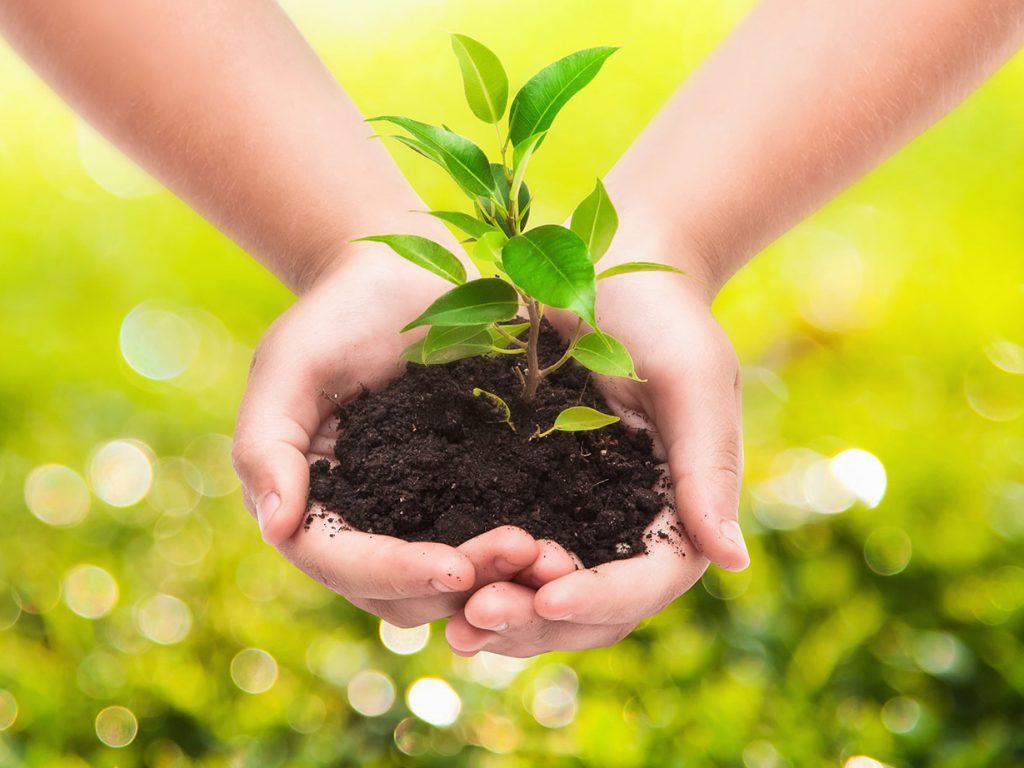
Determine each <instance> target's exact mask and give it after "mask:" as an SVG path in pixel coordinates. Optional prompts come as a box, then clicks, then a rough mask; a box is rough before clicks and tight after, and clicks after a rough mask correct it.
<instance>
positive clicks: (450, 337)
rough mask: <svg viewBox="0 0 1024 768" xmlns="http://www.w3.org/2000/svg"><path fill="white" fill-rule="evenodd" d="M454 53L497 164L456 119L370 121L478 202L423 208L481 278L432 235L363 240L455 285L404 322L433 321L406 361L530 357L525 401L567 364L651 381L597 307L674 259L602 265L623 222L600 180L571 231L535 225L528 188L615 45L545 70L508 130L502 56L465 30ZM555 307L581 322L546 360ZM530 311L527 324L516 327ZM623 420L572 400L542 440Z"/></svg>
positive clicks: (517, 103) (523, 373)
mask: <svg viewBox="0 0 1024 768" xmlns="http://www.w3.org/2000/svg"><path fill="white" fill-rule="evenodd" d="M452 48H453V49H454V51H455V56H456V58H457V59H458V63H459V67H460V68H461V70H462V79H463V86H464V88H465V93H466V100H467V101H468V102H469V108H470V110H471V111H472V112H473V114H474V115H475V116H476V117H478V118H480V119H481V120H483V121H484V122H486V123H490V124H492V125H493V126H494V131H495V136H496V138H497V144H496V147H497V149H498V153H499V157H500V162H491V161H490V160H489V159H488V157H487V155H486V154H485V153H484V151H483V150H482V149H481V148H480V147H479V146H477V145H476V144H474V143H473V142H472V141H470V140H469V139H467V138H465V137H463V136H460V135H459V134H457V133H454V132H453V131H451V130H450V129H449V128H448V127H447V126H440V127H439V126H434V125H428V124H426V123H421V122H419V121H417V120H412V119H410V118H407V117H399V116H395V115H385V116H381V117H375V118H371V122H376V123H382V124H388V125H391V126H394V127H397V128H399V129H401V130H402V131H404V133H403V134H397V135H391V136H389V137H388V138H393V139H395V140H396V141H399V142H401V143H402V144H404V145H405V146H407V147H409V148H411V149H413V150H414V151H416V152H417V153H419V154H420V155H422V156H423V157H425V158H427V159H428V160H431V161H433V162H435V163H437V164H438V165H439V166H440V167H441V168H443V169H444V170H445V171H446V172H447V173H448V175H449V176H451V178H452V180H453V181H454V182H455V183H456V184H457V185H458V186H459V187H460V189H462V191H463V192H465V194H466V195H467V196H468V197H469V200H470V203H471V205H472V209H473V213H472V214H470V213H465V212H461V211H424V212H423V213H427V214H429V215H431V216H435V217H437V218H439V219H441V220H442V221H444V222H446V223H448V224H449V225H451V226H453V227H455V228H456V229H458V230H460V231H461V232H463V233H465V235H466V236H467V238H468V240H467V241H466V242H467V244H471V249H470V256H471V259H472V261H473V263H474V264H475V265H476V266H477V268H478V269H479V271H480V277H479V278H476V279H473V280H469V279H467V275H466V270H465V267H463V264H462V262H461V261H460V260H459V259H458V258H457V257H456V256H455V255H454V254H453V253H452V252H451V251H449V250H448V249H447V248H444V247H443V246H441V245H439V244H437V243H435V242H433V241H432V240H429V239H427V238H424V237H419V236H416V235H376V236H372V237H365V238H361V239H362V240H374V241H378V242H382V243H385V244H387V245H388V246H390V247H391V249H392V250H393V251H395V253H397V254H398V255H399V256H402V257H403V258H405V259H407V260H409V261H411V262H412V263H413V264H416V265H418V266H420V267H423V268H424V269H427V270H429V271H430V272H433V273H434V274H435V275H438V276H440V277H442V278H444V279H445V280H448V281H449V282H451V283H454V284H455V288H453V289H451V290H450V291H448V292H447V293H445V294H443V295H442V296H440V297H439V298H438V299H437V300H436V301H434V302H433V303H432V304H431V305H430V306H429V307H427V309H426V310H425V311H424V312H423V313H422V314H421V315H420V316H419V317H417V318H416V319H415V320H413V321H412V322H410V323H409V324H408V325H406V326H405V328H403V329H402V331H403V332H405V331H409V330H412V329H413V328H419V327H422V326H427V327H429V330H428V332H427V335H426V336H425V337H424V338H423V339H421V340H420V341H417V342H416V343H415V344H412V345H411V346H409V347H408V348H407V349H406V350H405V351H404V352H403V353H402V357H403V359H405V360H408V361H410V362H414V363H419V364H424V365H435V364H441V363H449V362H452V361H454V360H460V359H463V358H467V357H476V356H480V355H483V356H497V355H521V356H522V357H523V359H524V361H525V364H524V365H522V366H517V367H516V368H515V370H516V373H517V375H518V376H519V380H520V383H521V385H522V390H521V393H520V394H521V397H522V399H523V400H524V401H526V402H530V401H531V400H533V398H534V396H535V395H536V393H537V388H538V386H540V384H541V382H542V381H543V380H544V379H546V378H547V377H548V376H550V375H551V374H552V373H554V372H555V371H557V370H558V369H559V368H561V367H562V366H563V365H565V364H566V363H567V362H568V361H569V360H570V359H574V360H576V361H577V362H578V363H580V364H581V365H583V366H585V367H586V368H589V369H590V370H592V371H594V372H595V373H600V374H604V375H606V376H621V377H624V378H628V379H633V380H634V381H642V379H640V378H639V376H637V373H636V369H635V367H634V364H633V360H632V358H631V356H630V354H629V351H628V350H627V349H626V347H625V346H624V345H623V344H622V342H620V341H619V340H617V339H615V338H613V337H612V336H610V335H609V334H607V333H604V332H603V331H601V329H600V328H599V327H598V324H597V316H596V312H595V306H594V304H595V300H596V293H597V281H598V280H604V279H607V278H610V277H615V276H616V275H623V274H627V273H629V272H646V271H662V272H677V273H680V274H683V273H682V272H681V271H680V270H678V269H676V268H675V267H671V266H668V265H665V264H656V263H652V262H639V261H638V262H629V263H625V264H619V265H616V266H614V267H611V268H610V269H606V270H604V271H602V272H598V271H597V269H596V266H595V265H596V264H597V262H598V261H599V260H600V259H601V257H602V256H603V255H604V254H605V252H606V251H607V250H608V247H609V245H610V244H611V241H612V238H613V237H614V235H615V230H616V229H617V227H618V216H617V215H616V213H615V207H614V206H613V205H612V201H611V200H610V199H609V197H608V193H607V192H606V191H605V188H604V185H603V184H602V183H601V180H600V179H598V180H597V183H596V184H595V186H594V190H593V191H592V192H591V193H590V194H589V195H588V196H587V197H586V198H585V199H584V200H583V202H581V203H580V204H579V205H578V206H577V207H576V210H575V211H574V212H573V214H572V218H571V220H570V225H569V226H568V227H563V226H559V225H557V224H543V225H541V226H538V227H534V228H532V229H527V228H526V223H527V220H528V218H529V213H530V206H531V202H532V199H533V198H532V196H531V194H530V191H529V188H528V187H527V185H526V183H525V177H526V171H527V167H528V166H529V163H530V160H531V158H532V157H533V155H534V154H535V153H536V152H537V150H538V149H539V148H540V147H541V145H542V144H543V142H544V139H545V137H546V136H547V132H548V130H549V129H550V127H551V124H552V122H553V121H554V119H555V116H556V115H557V114H558V112H559V111H560V110H561V109H562V107H564V106H565V104H566V103H567V102H568V101H569V100H570V99H571V98H572V97H573V96H574V95H576V93H578V92H579V91H580V90H581V89H582V88H583V87H584V86H586V85H587V84H588V83H590V81H591V80H593V79H594V77H595V76H596V75H597V73H598V71H599V70H600V69H601V67H602V65H603V64H604V62H605V61H606V60H607V59H608V57H609V56H611V55H612V54H613V53H614V52H615V50H616V49H615V48H609V47H602V48H587V49H585V50H582V51H577V52H576V53H573V54H570V55H569V56H566V57H565V58H563V59H559V60H558V61H556V62H555V63H554V64H551V65H549V66H547V67H545V68H544V69H542V70H540V72H538V73H537V74H536V75H534V76H533V77H532V78H530V79H529V80H528V81H527V82H526V84H525V85H524V86H523V87H522V88H521V89H520V90H519V92H518V93H517V94H516V96H515V98H513V99H512V105H511V107H510V108H509V110H508V121H507V124H506V126H505V129H504V130H503V129H502V125H501V123H502V119H503V118H504V116H505V107H506V105H507V101H508V77H507V76H506V75H505V70H504V68H503V67H502V65H501V62H500V61H499V60H498V57H497V56H495V55H494V53H492V52H491V51H490V50H489V49H488V48H487V47H486V46H484V45H483V44H481V43H479V42H477V41H476V40H473V39H472V38H469V37H466V36H465V35H453V36H452ZM547 307H553V308H557V309H563V310H568V311H569V312H571V313H573V314H574V315H575V316H576V318H577V321H576V327H575V331H574V332H573V334H572V337H571V339H570V341H569V342H568V345H567V346H566V348H565V352H564V354H563V355H562V356H561V357H560V358H559V359H558V360H557V361H555V362H554V363H552V364H551V365H548V366H546V367H542V366H541V365H540V362H539V361H538V341H539V338H540V330H541V320H542V319H543V317H544V311H545V308H547ZM523 309H525V314H526V316H527V317H528V318H529V320H528V322H525V323H515V324H510V323H508V321H510V320H513V319H514V318H516V317H517V316H519V315H520V313H521V312H522V311H523ZM588 327H589V330H588ZM524 333H525V338H524V337H523V334H524ZM473 394H474V395H477V396H479V395H484V396H486V397H487V398H488V399H490V400H491V401H492V403H494V404H495V405H496V406H498V408H499V409H503V411H504V414H505V419H504V421H505V422H506V423H508V424H509V426H512V420H511V412H510V411H509V409H508V406H507V405H506V404H505V402H504V401H502V400H501V399H500V398H498V397H497V396H496V395H493V394H491V393H489V392H484V391H483V390H480V389H474V391H473ZM616 421H618V419H617V418H616V417H614V416H609V415H608V414H604V413H600V412H599V411H595V410H593V409H592V408H586V407H584V406H574V407H572V408H567V409H565V410H564V411H562V412H561V413H560V414H559V415H558V417H557V418H556V419H555V423H554V425H553V426H552V427H551V428H550V429H548V430H546V431H543V432H542V431H541V430H540V429H539V428H538V429H537V431H536V433H535V434H534V435H533V437H537V438H539V437H544V436H545V435H548V434H550V433H551V432H553V431H555V430H560V431H581V430H590V429H598V428H600V427H603V426H606V425H607V424H611V423H614V422H616ZM513 429H514V427H513Z"/></svg>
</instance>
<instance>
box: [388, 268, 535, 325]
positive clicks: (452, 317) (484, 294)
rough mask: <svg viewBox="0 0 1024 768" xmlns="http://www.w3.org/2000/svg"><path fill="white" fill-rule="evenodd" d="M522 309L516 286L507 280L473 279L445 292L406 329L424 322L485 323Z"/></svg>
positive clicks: (506, 317) (450, 323)
mask: <svg viewBox="0 0 1024 768" xmlns="http://www.w3.org/2000/svg"><path fill="white" fill-rule="evenodd" d="M518 309H519V296H518V295H517V294H516V289H515V288H513V287H512V286H511V285H509V284H508V283H506V282H505V281H504V280H499V279H497V278H483V279H480V280H471V281H470V282H468V283H465V284H463V285H460V286H458V287H457V288H453V289H452V290H450V291H448V293H445V294H443V295H442V296H441V297H440V298H438V299H437V300H436V301H435V302H434V303H433V304H431V305H430V306H429V307H427V309H426V311H425V312H424V313H423V314H422V315H420V316H419V317H417V318H416V319H415V320H413V321H412V322H411V323H409V324H408V325H406V326H405V327H404V328H403V329H402V332H403V333H404V332H405V331H408V330H410V329H412V328H418V327H419V326H421V325H485V324H487V323H494V322H497V321H499V320H511V319H512V318H513V317H515V316H516V311H517V310H518Z"/></svg>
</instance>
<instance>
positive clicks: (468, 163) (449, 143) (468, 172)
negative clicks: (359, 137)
mask: <svg viewBox="0 0 1024 768" xmlns="http://www.w3.org/2000/svg"><path fill="white" fill-rule="evenodd" d="M377 121H381V122H386V123H391V124H393V125H397V126H398V127H399V128H404V129H405V130H406V131H408V132H409V133H411V134H412V136H413V138H414V139H415V140H416V141H418V142H419V143H420V144H421V145H423V146H424V147H425V148H426V150H427V151H429V152H430V158H431V159H432V160H434V161H435V162H437V163H438V164H439V165H440V166H441V167H442V168H444V169H445V170H446V171H448V174H449V175H450V176H451V177H452V179H454V180H455V183H456V184H458V185H459V186H460V187H462V189H463V191H465V192H466V194H468V195H471V196H472V195H484V196H489V195H492V194H494V193H496V192H497V189H496V188H495V186H494V177H493V176H492V175H491V168H490V163H489V162H488V160H487V155H485V154H484V151H483V150H482V149H480V147H478V146H477V145H476V144H474V143H473V142H472V141H470V140H469V139H467V138H466V137H465V136H460V135H459V134H457V133H453V132H452V131H449V130H447V129H445V128H438V127H437V126H436V125H428V124H427V123H421V122H420V121H419V120H413V119H411V118H408V117H399V116H397V115H382V116H381V117H371V118H370V122H377ZM421 151H422V150H421Z"/></svg>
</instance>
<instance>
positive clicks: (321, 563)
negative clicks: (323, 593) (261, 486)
mask: <svg viewBox="0 0 1024 768" xmlns="http://www.w3.org/2000/svg"><path fill="white" fill-rule="evenodd" d="M333 533H334V535H333V537H332V536H330V531H329V530H327V529H326V528H323V529H319V528H318V529H312V530H310V531H298V532H297V533H296V534H294V535H293V536H292V537H291V538H289V539H287V540H286V541H285V542H283V543H282V544H280V545H279V546H278V549H280V550H281V553H282V554H283V555H284V556H285V557H287V558H288V559H289V560H290V561H291V562H292V563H294V564H295V565H296V566H297V567H298V568H299V569H300V570H302V571H305V572H306V573H308V574H309V575H310V576H312V577H313V578H315V579H317V580H318V581H320V582H321V583H322V584H324V585H325V586H327V587H328V588H329V589H331V590H333V591H335V592H337V593H338V594H340V595H342V596H343V597H348V598H352V597H355V598H364V599H376V600H398V599H401V598H411V597H429V596H435V595H438V594H444V593H451V592H461V591H464V590H466V589H467V588H468V587H469V586H471V585H472V584H473V583H474V582H475V581H476V574H475V570H474V568H473V564H472V562H471V561H470V559H469V558H468V557H467V556H466V555H465V554H463V553H462V552H459V551H458V550H456V549H455V548H454V547H449V546H448V545H447V544H437V543H434V542H419V541H416V542H413V541H402V540H401V539H395V538H392V537H390V536H380V535H377V534H369V533H361V532H359V531H346V530H340V531H335V532H333Z"/></svg>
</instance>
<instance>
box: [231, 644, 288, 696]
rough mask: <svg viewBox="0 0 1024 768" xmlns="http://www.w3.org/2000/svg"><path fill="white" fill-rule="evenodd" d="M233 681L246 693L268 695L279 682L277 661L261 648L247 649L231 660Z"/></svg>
mask: <svg viewBox="0 0 1024 768" xmlns="http://www.w3.org/2000/svg"><path fill="white" fill-rule="evenodd" d="M231 679H232V680H233V681H234V683H235V685H237V686H238V687H239V688H241V689H242V690H243V691H245V692H246V693H266V692H267V691H269V690H270V689H271V688H273V687H274V683H275V682H277V661H276V660H275V659H274V657H273V656H271V655H270V654H269V653H267V652H266V651H264V650H263V649H261V648H246V649H245V650H242V651H239V652H238V653H236V654H235V658H233V659H232V660H231Z"/></svg>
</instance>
